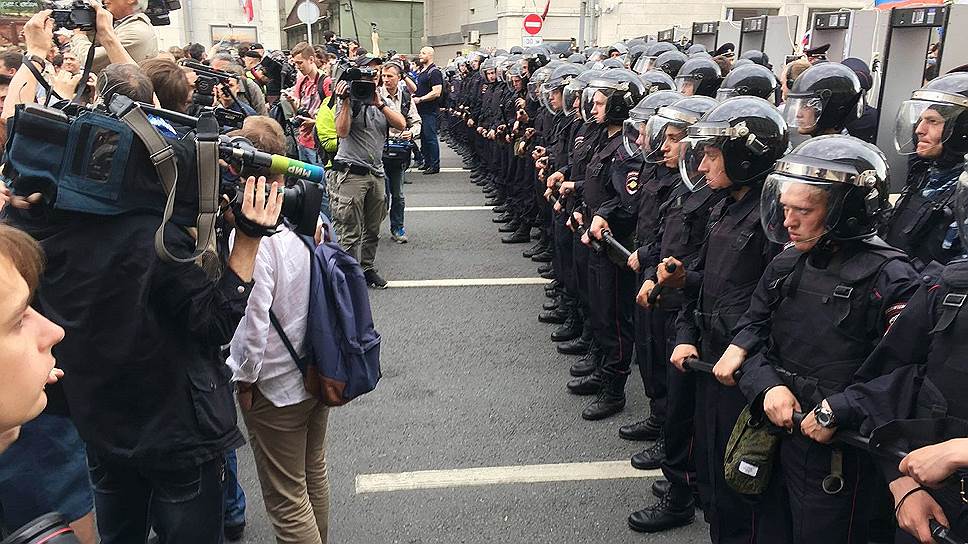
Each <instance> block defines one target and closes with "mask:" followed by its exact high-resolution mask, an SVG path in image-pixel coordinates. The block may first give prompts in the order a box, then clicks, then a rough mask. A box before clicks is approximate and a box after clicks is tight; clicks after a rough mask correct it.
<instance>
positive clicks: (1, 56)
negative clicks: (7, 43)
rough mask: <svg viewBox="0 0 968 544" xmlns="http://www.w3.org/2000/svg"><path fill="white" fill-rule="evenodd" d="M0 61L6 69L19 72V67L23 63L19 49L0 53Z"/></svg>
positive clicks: (22, 56) (22, 55)
mask: <svg viewBox="0 0 968 544" xmlns="http://www.w3.org/2000/svg"><path fill="white" fill-rule="evenodd" d="M0 61H3V65H4V66H5V67H7V68H12V69H14V70H19V69H20V65H21V64H23V63H24V54H23V52H22V51H20V50H19V49H8V50H6V51H4V52H3V53H0Z"/></svg>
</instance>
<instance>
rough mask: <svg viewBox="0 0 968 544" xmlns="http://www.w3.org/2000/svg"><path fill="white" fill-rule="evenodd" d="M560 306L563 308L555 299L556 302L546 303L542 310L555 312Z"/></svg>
mask: <svg viewBox="0 0 968 544" xmlns="http://www.w3.org/2000/svg"><path fill="white" fill-rule="evenodd" d="M559 306H561V303H560V302H559V301H558V300H557V299H555V300H549V301H548V302H545V303H544V304H542V305H541V309H542V310H554V309H557V308H558V307H559Z"/></svg>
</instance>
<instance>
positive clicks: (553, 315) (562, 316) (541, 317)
mask: <svg viewBox="0 0 968 544" xmlns="http://www.w3.org/2000/svg"><path fill="white" fill-rule="evenodd" d="M569 315H570V313H569V312H568V310H565V309H564V308H558V309H555V310H549V311H547V312H541V313H540V314H538V321H539V322H541V323H551V324H553V325H561V324H562V323H564V322H565V321H567V320H568V317H569Z"/></svg>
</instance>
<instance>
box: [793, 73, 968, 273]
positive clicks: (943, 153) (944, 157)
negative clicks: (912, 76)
mask: <svg viewBox="0 0 968 544" xmlns="http://www.w3.org/2000/svg"><path fill="white" fill-rule="evenodd" d="M811 70H812V68H811ZM896 123H897V124H896V128H895V131H894V145H895V147H896V149H897V150H898V152H899V153H901V154H903V155H910V156H911V157H912V158H913V159H914V160H912V161H911V163H910V170H909V172H908V179H907V181H906V183H905V186H904V189H903V191H902V192H901V197H900V199H899V200H898V202H897V204H896V205H895V208H894V212H893V214H892V215H891V217H890V219H889V220H888V223H887V226H886V229H885V232H884V238H885V239H886V240H887V242H888V243H890V244H891V245H893V246H895V247H898V248H900V249H903V250H904V251H906V252H907V253H908V254H909V255H911V257H914V258H916V259H917V260H918V261H920V263H921V264H922V265H927V264H928V263H929V262H931V261H938V262H939V263H941V264H946V263H947V262H948V261H950V260H951V259H953V258H955V257H957V256H959V255H962V254H964V253H965V246H963V245H962V244H961V243H960V239H959V237H958V230H959V229H958V228H957V226H956V223H955V222H954V219H955V217H954V213H953V211H952V209H953V208H952V206H951V202H952V198H953V197H954V192H955V191H954V189H955V186H956V181H957V177H958V175H959V174H960V173H961V170H962V169H963V167H964V161H965V159H964V155H965V153H968V74H966V73H954V74H948V75H944V76H941V77H939V78H936V79H933V80H931V82H929V83H928V84H927V85H925V86H924V87H922V88H921V89H919V90H917V91H914V93H912V95H911V99H910V100H908V101H905V102H904V104H902V106H901V108H900V110H899V111H898V114H897V122H896Z"/></svg>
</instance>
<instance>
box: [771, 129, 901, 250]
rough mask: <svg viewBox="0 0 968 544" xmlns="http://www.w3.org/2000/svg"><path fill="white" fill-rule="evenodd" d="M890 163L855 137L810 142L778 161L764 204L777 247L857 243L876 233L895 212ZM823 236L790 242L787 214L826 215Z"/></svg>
mask: <svg viewBox="0 0 968 544" xmlns="http://www.w3.org/2000/svg"><path fill="white" fill-rule="evenodd" d="M888 175H889V174H888V166H887V159H886V158H885V157H884V154H883V153H881V150H880V149H878V148H877V147H875V146H873V145H871V144H869V143H867V142H865V141H863V140H859V139H857V138H854V137H853V136H846V135H841V134H831V135H827V136H819V137H817V138H810V139H808V140H807V141H805V142H804V143H802V144H800V145H799V146H798V147H797V148H796V149H794V150H793V151H792V152H790V153H789V154H788V155H786V156H785V157H783V158H781V159H780V160H778V161H776V167H775V168H774V170H773V173H772V174H770V175H769V176H768V177H767V178H766V183H765V184H764V185H763V192H762V195H761V197H760V198H761V200H760V220H761V221H762V223H763V230H765V231H766V235H767V236H768V237H769V238H770V240H772V241H774V242H776V243H778V244H786V243H787V242H791V241H792V242H795V243H796V242H810V241H813V240H819V241H820V242H818V243H821V242H823V241H828V240H837V241H844V240H858V239H863V238H868V237H870V236H873V235H874V234H875V233H876V232H877V228H878V225H879V221H880V218H881V217H882V216H883V213H884V212H885V211H887V209H888V208H889V207H890V204H889V202H888V196H889V191H890V179H888ZM824 207H825V208H826V214H825V215H826V217H825V218H824V219H823V233H822V234H817V235H814V236H810V237H809V238H804V236H807V235H810V234H812V233H802V232H801V233H796V232H794V233H793V235H792V236H791V233H790V231H789V230H788V229H787V226H786V225H785V224H784V220H785V217H784V209H785V208H786V209H792V210H794V211H793V213H797V212H796V210H797V209H812V210H817V209H819V210H822V209H823V208H824Z"/></svg>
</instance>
